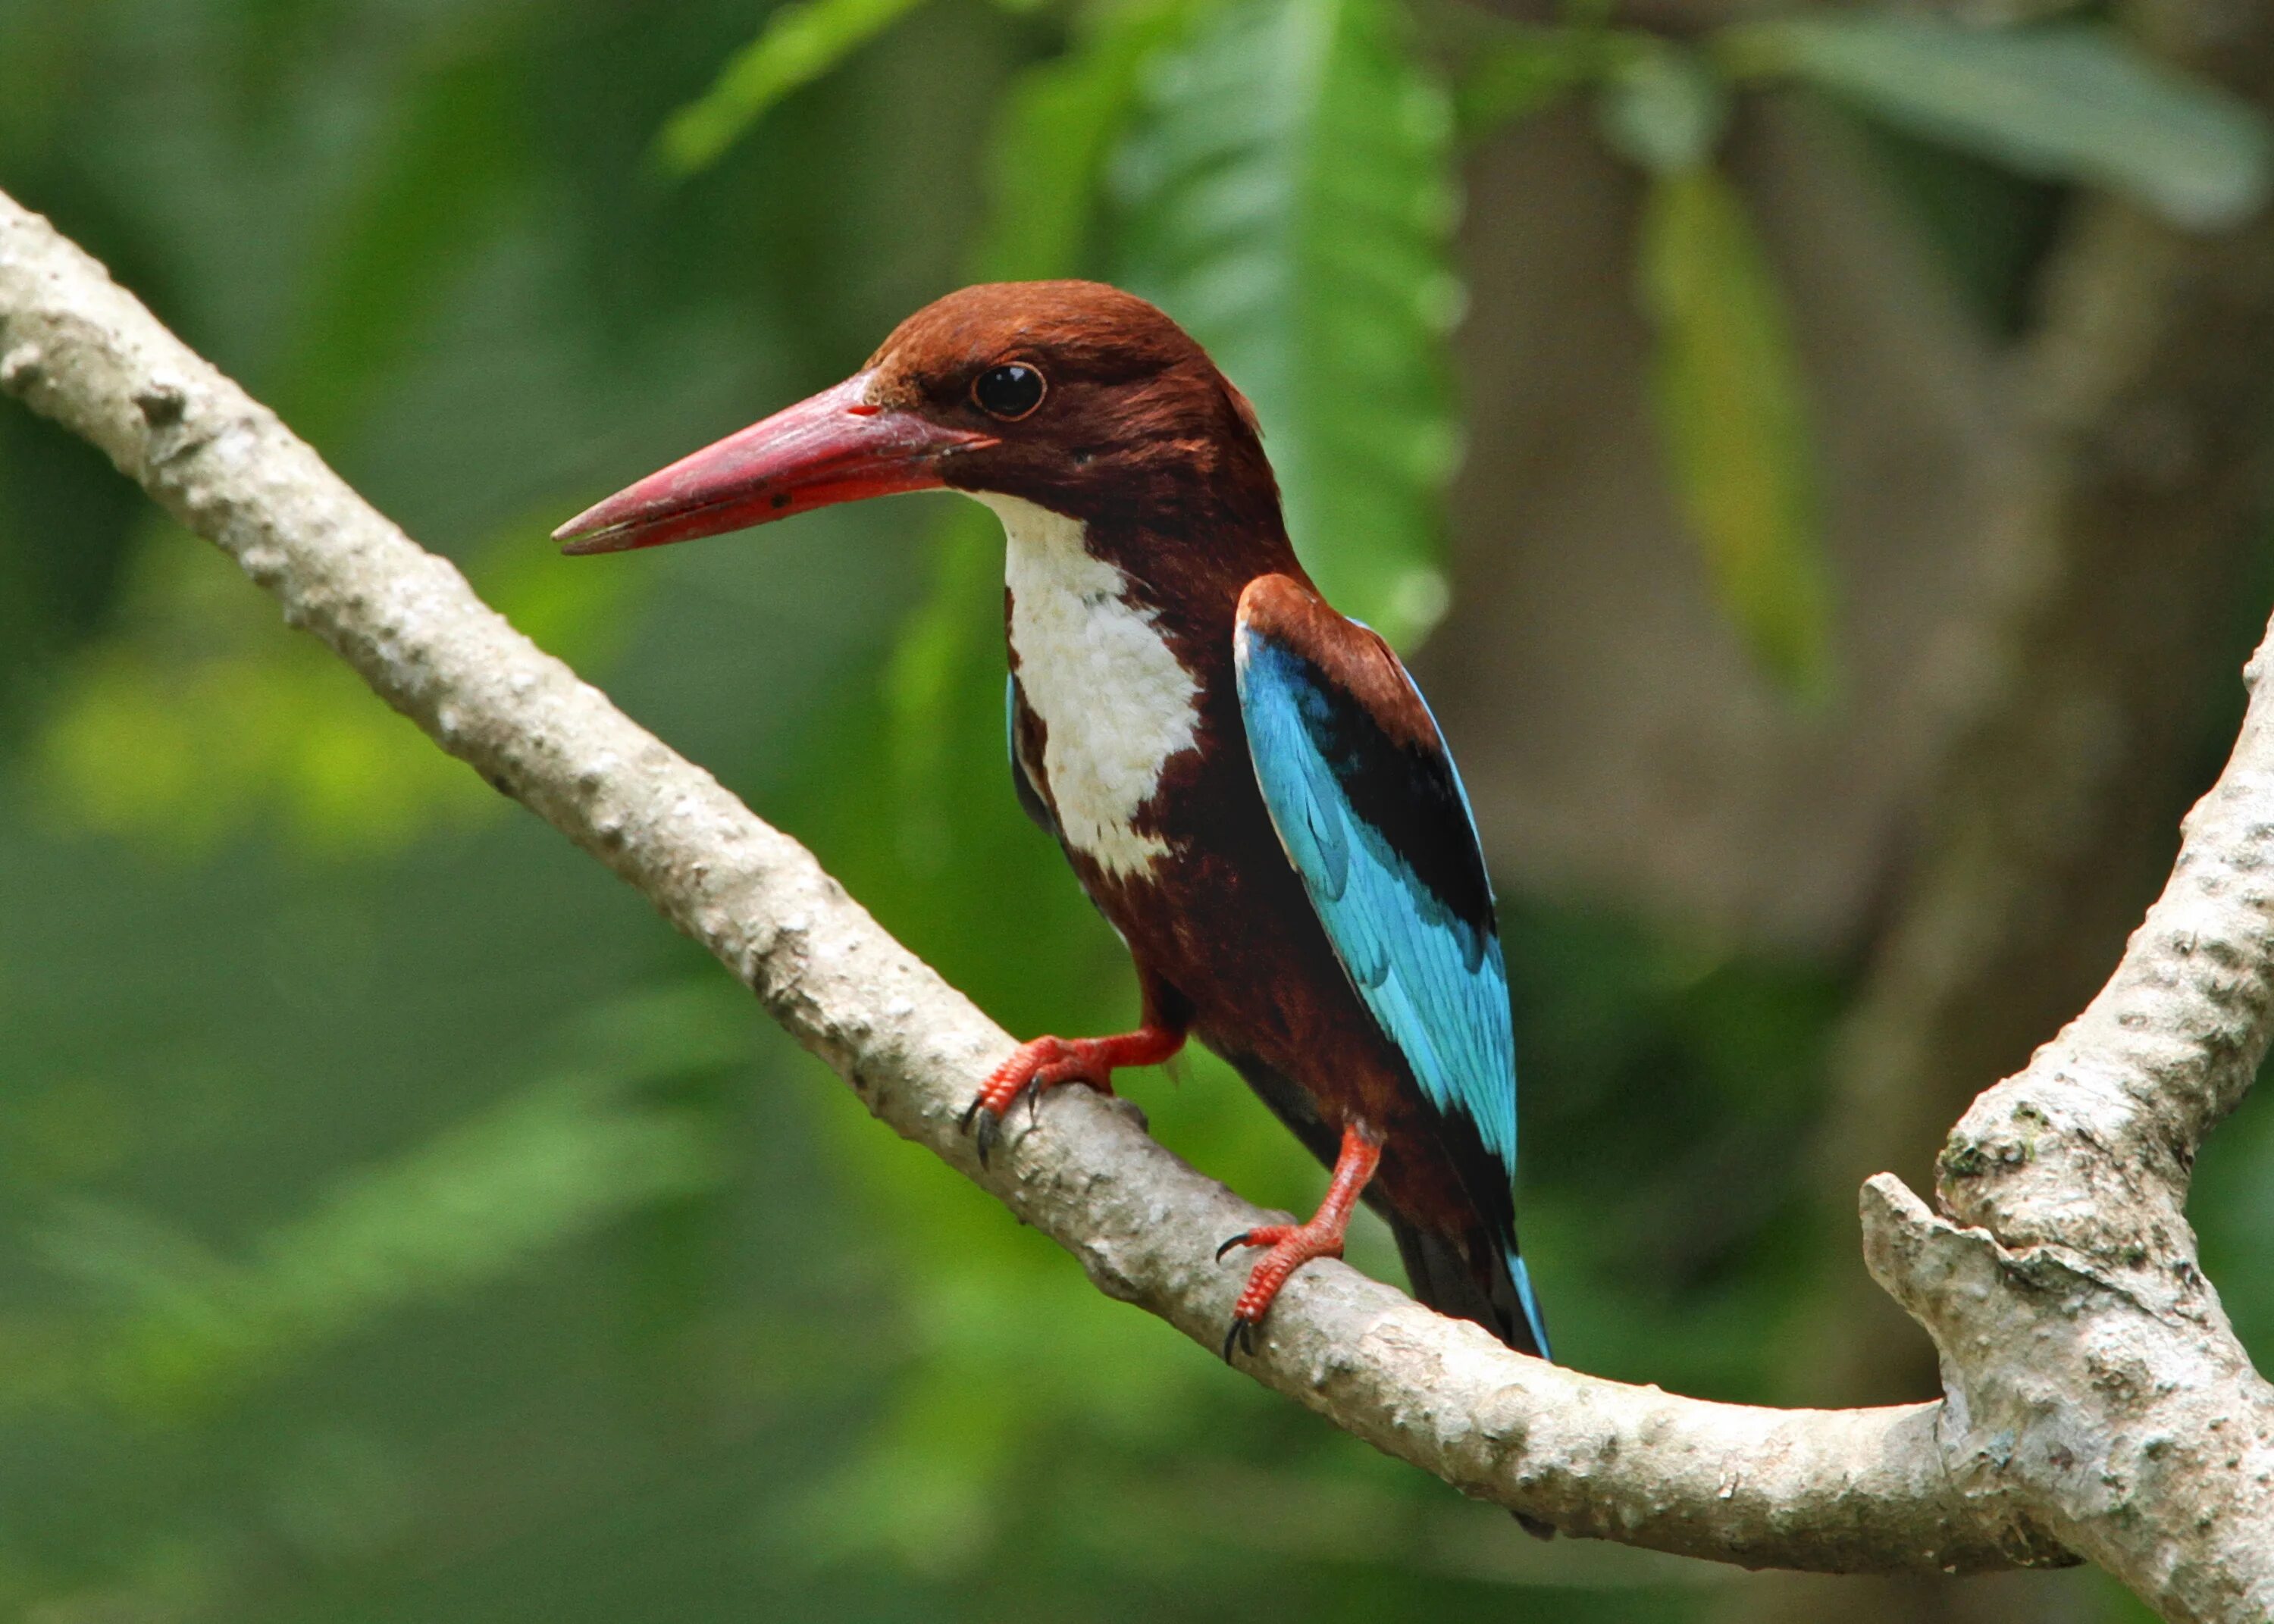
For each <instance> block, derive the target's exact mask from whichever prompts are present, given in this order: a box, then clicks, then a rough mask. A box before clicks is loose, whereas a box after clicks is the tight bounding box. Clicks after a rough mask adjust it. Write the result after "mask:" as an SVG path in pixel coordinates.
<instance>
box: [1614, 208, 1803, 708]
mask: <svg viewBox="0 0 2274 1624" xmlns="http://www.w3.org/2000/svg"><path fill="white" fill-rule="evenodd" d="M1641 271H1642V296H1643V303H1644V305H1645V308H1646V310H1647V311H1648V312H1649V315H1650V318H1651V320H1652V321H1653V324H1654V325H1655V327H1656V328H1657V344H1658V349H1657V355H1656V357H1655V368H1654V372H1655V376H1654V378H1653V383H1654V385H1655V388H1656V396H1657V408H1658V417H1659V424H1660V432H1661V433H1662V434H1663V435H1664V437H1665V440H1666V448H1667V454H1668V466H1669V468H1670V469H1671V470H1672V473H1673V477H1674V481H1675V487H1676V490H1677V492H1678V493H1679V496H1680V499H1681V504H1682V509H1683V515H1685V517H1686V518H1687V519H1688V521H1689V523H1690V529H1691V530H1693V531H1694V532H1695V533H1696V535H1697V538H1698V543H1699V545H1701V546H1702V547H1703V548H1704V550H1705V554H1706V561H1707V564H1708V566H1709V568H1711V570H1712V573H1713V584H1714V588H1715V590H1716V592H1717V594H1718V596H1719V597H1720V598H1721V603H1722V605H1723V607H1724V608H1725V609H1726V610H1727V612H1728V614H1729V616H1730V617H1731V619H1732V620H1734V621H1735V622H1736V625H1737V627H1738V628H1739V630H1740V631H1741V632H1742V634H1743V636H1744V638H1745V641H1746V643H1748V644H1749V645H1750V646H1751V649H1752V650H1753V652H1754V654H1755V656H1756V657H1757V658H1758V659H1759V660H1760V662H1761V663H1762V665H1764V666H1766V668H1767V669H1768V671H1770V672H1771V673H1773V675H1775V676H1776V677H1777V678H1778V679H1779V680H1780V681H1781V682H1782V683H1783V684H1784V685H1785V686H1786V687H1787V688H1788V689H1790V690H1791V691H1793V692H1794V693H1796V694H1797V695H1802V696H1806V697H1816V696H1820V695H1822V694H1823V693H1824V692H1825V690H1826V687H1827V686H1828V683H1829V679H1830V641H1831V635H1830V619H1831V613H1830V598H1831V594H1830V590H1829V586H1828V582H1827V579H1826V575H1827V572H1826V566H1825V560H1824V551H1823V539H1822V533H1821V520H1820V516H1819V513H1818V502H1817V492H1816V479H1815V455H1814V451H1813V447H1812V446H1811V436H1810V432H1809V425H1808V412H1807V402H1806V399H1805V392H1804V389H1803V384H1802V380H1801V375H1800V364H1799V359H1798V357H1797V356H1796V353H1795V351H1794V348H1793V343H1792V338H1791V334H1790V330H1789V327H1788V323H1787V320H1786V316H1785V311H1784V305H1783V300H1782V298H1781V297H1780V295H1779V292H1778V289H1777V287H1776V283H1775V281H1774V279H1773V276H1772V274H1771V273H1770V270H1769V267H1768V261H1767V258H1766V255H1765V254H1764V252H1762V249H1761V245H1760V243H1759V242H1758V239H1757V238H1756V237H1755V236H1754V233H1753V229H1752V226H1751V222H1749V221H1748V220H1747V218H1746V216H1745V212H1744V207H1743V203H1742V201H1741V200H1740V199H1738V197H1737V195H1736V192H1735V191H1734V189H1732V188H1731V186H1730V185H1729V183H1728V181H1727V180H1725V179H1724V178H1723V177H1721V175H1720V174H1719V173H1718V172H1717V171H1715V170H1713V169H1705V168H1700V169H1688V170H1682V171H1677V172H1674V173H1670V174H1665V175H1661V176H1660V177H1657V178H1656V179H1655V180H1654V181H1653V183H1652V185H1651V192H1650V196H1649V199H1648V200H1647V203H1646V205H1645V211H1644V216H1643V233H1642V250H1641Z"/></svg>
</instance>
